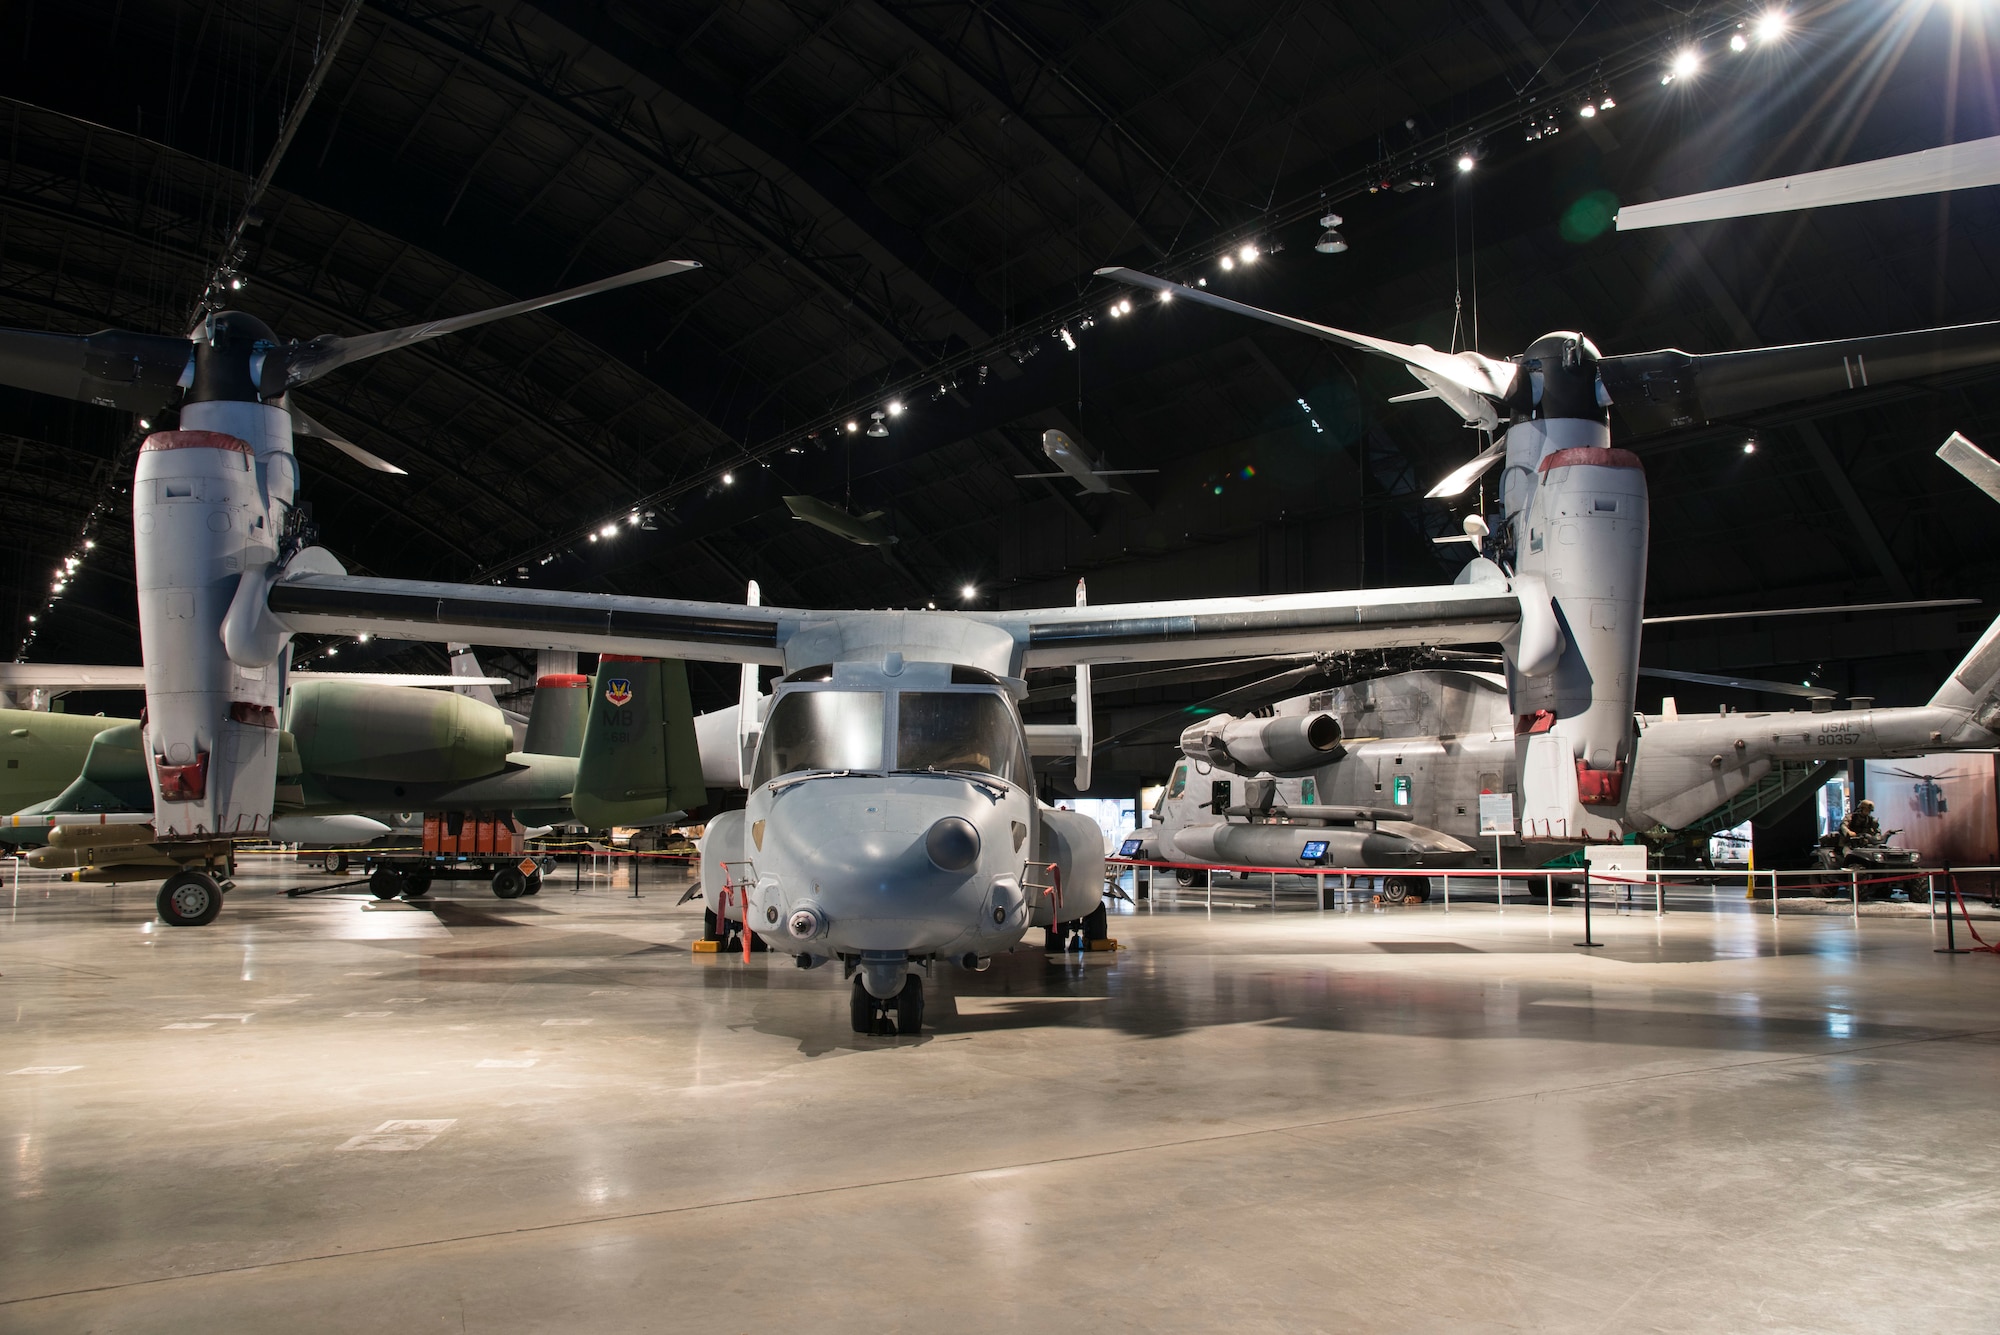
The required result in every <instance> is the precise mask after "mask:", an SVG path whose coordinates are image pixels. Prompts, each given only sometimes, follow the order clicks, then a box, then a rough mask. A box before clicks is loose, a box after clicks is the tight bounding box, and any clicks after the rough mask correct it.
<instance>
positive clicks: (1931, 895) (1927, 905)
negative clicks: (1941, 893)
mask: <svg viewBox="0 0 2000 1335" xmlns="http://www.w3.org/2000/svg"><path fill="white" fill-rule="evenodd" d="M1924 909H1925V911H1926V912H1928V913H1929V914H1930V917H1931V921H1932V922H1936V921H1937V873H1936V872H1934V871H1927V872H1925V873H1924Z"/></svg>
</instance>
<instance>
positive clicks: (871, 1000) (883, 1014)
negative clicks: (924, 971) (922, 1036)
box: [847, 973, 924, 1038]
mask: <svg viewBox="0 0 2000 1335" xmlns="http://www.w3.org/2000/svg"><path fill="white" fill-rule="evenodd" d="M891 1010H893V1011H894V1012H895V1022H894V1023H893V1024H892V1023H890V1019H889V1015H890V1012H891ZM847 1018H848V1021H849V1023H851V1024H852V1025H853V1026H854V1032H855V1033H857V1034H877V1035H881V1036H883V1037H889V1036H892V1035H896V1034H901V1035H903V1036H904V1037H906V1038H907V1037H909V1036H910V1035H912V1034H916V1033H919V1032H921V1031H922V1029H923V1027H924V980H923V979H922V978H921V977H919V976H918V975H916V974H914V973H913V974H909V975H908V976H906V977H905V978H904V979H903V988H902V990H901V991H900V992H898V993H897V994H896V995H895V996H894V997H891V998H889V999H888V1000H886V1001H884V1000H882V999H880V998H878V997H876V996H874V995H873V994H871V993H870V992H869V991H868V989H867V987H866V986H864V985H863V983H862V981H861V980H860V979H859V978H856V979H855V980H854V991H853V992H852V993H850V994H849V995H848V998H847Z"/></svg>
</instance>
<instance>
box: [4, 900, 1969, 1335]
mask: <svg viewBox="0 0 2000 1335" xmlns="http://www.w3.org/2000/svg"><path fill="white" fill-rule="evenodd" d="M324 883H325V878H324V877H321V878H320V879H319V880H317V881H313V880H301V879H298V878H297V877H295V875H294V874H293V873H292V872H291V870H290V869H289V868H288V867H285V866H283V865H282V864H274V865H273V866H272V867H271V868H270V869H267V870H266V871H264V872H261V873H255V872H253V873H252V874H248V875H245V876H243V877H242V878H240V888H239V889H238V890H237V891H236V892H235V893H234V894H233V895H232V896H231V899H230V903H229V906H228V909H227V910H226V912H225V914H224V916H223V918H222V919H221V920H220V921H219V922H217V923H216V924H215V925H214V926H213V927H210V928H207V929H199V930H197V929H182V930H175V929H169V928H166V927H163V926H159V925H157V924H156V923H154V922H153V914H152V906H151V898H150V894H149V893H148V892H147V891H145V890H143V889H141V888H138V887H133V888H129V889H122V890H113V889H108V888H92V887H76V886H52V885H50V884H49V883H47V882H46V880H43V879H38V878H36V877H34V876H33V875H32V874H30V875H29V876H28V877H26V878H24V879H23V881H22V883H21V889H20V893H19V898H18V902H17V903H16V904H14V905H13V906H12V907H11V908H10V907H9V905H8V900H7V898H6V894H5V890H4V888H0V910H5V911H4V912H0V923H4V924H5V925H4V929H0V1003H3V1004H4V1007H5V1010H4V1017H5V1019H6V1021H7V1025H8V1027H7V1029H6V1030H5V1034H6V1037H5V1044H4V1058H0V1067H3V1068H4V1070H0V1152H3V1153H0V1191H4V1207H0V1208H3V1209H4V1213H0V1330H4V1331H7V1332H30V1331H62V1332H78V1331H94V1332H117V1331H202V1332H232V1331H257V1332H270V1331H283V1332H286V1335H298V1333H300V1332H316V1331H359V1330H368V1331H376V1330H394V1331H396V1332H398V1335H402V1333H403V1332H412V1331H417V1332H422V1331H434V1330H435V1331H508V1332H511V1331H545V1330H547V1331H554V1330H560V1331H565V1332H585V1331H591V1332H594V1331H717V1332H735V1331H771V1330H786V1331H790V1330H813V1331H822V1330H825V1331H858V1332H867V1333H868V1335H883V1333H884V1332H895V1331H935V1330H948V1331H951V1332H953V1335H968V1333H969V1332H977V1331H989V1330H993V1331H1000V1330H1020V1329H1040V1330H1068V1329H1089V1330H1161V1331H1207V1330H1216V1329H1223V1328H1227V1329H1230V1330H1234V1331H1244V1330H1250V1331H1264V1330H1269V1331H1313V1330H1324V1331H1481V1330H1534V1331H1572V1330H1574V1331H1593V1332H1623V1331H1717V1332H1723V1331H1767V1330H1768V1331H1863V1330H1868V1331H1896V1332H1911V1331H1993V1330H1996V1329H2000V1315H1996V1311H2000V1309H1997V1308H1996V1306H1995V1293H1994V1282H1995V1280H1996V1277H2000V1155H1996V1154H1995V1149H1996V1145H2000V1007H1997V1006H1996V1002H2000V959H1997V958H1995V957H1993V956H1990V955H1961V956H1945V955H1937V954H1933V953H1932V951H1933V947H1934V945H1937V944H1941V943H1942V942H1941V939H1940V938H1941V932H1939V931H1938V930H1937V929H1936V928H1934V927H1933V926H1932V925H1930V924H1928V923H1925V922H1923V921H1914V922H1898V921H1864V922H1863V923H1862V924H1861V925H1860V926H1859V928H1858V929H1857V927H1856V926H1855V925H1854V924H1853V923H1851V922H1848V921H1846V920H1843V919H1839V918H1832V919H1825V920H1813V919H1798V920H1792V919H1787V920H1784V921H1783V922H1781V923H1780V924H1778V925H1777V926H1775V927H1774V926H1773V924H1772V923H1771V921H1770V920H1769V919H1768V918H1761V917H1757V916H1753V915H1747V914H1734V915H1714V914H1674V915H1669V916H1668V917H1667V918H1665V919H1664V920H1662V919H1657V918H1654V917H1653V916H1651V915H1650V914H1648V915H1639V916H1629V917H1621V916H1616V915H1608V914H1599V915H1598V916H1597V921H1596V928H1597V933H1598V937H1599V939H1600V940H1603V941H1606V942H1608V943H1609V945H1608V946H1607V947H1606V948H1605V949H1603V950H1598V951H1590V952H1585V951H1581V950H1578V949H1575V948H1574V947H1573V946H1572V943H1573V942H1574V941H1576V940H1578V939H1579V928H1580V922H1579V920H1578V917H1577V915H1576V914H1575V913H1573V912H1572V911H1569V910H1561V909H1559V910H1557V911H1556V912H1555V913H1554V914H1550V913H1548V912H1546V911H1544V910H1542V909H1540V908H1532V909H1531V908H1526V907H1516V908H1513V909H1510V910H1509V911H1508V912H1506V913H1505V914H1500V913H1497V912H1495V911H1494V910H1493V909H1492V908H1491V907H1485V908H1472V909H1465V908H1461V909H1460V910H1458V911H1455V912H1453V913H1451V914H1449V915H1446V914H1444V913H1443V912H1441V911H1439V910H1438V908H1437V907H1436V906H1430V907H1426V908H1410V909H1404V910H1398V911H1389V912H1359V913H1329V914H1325V915H1320V914H1315V913H1279V914H1271V913H1267V912H1258V911H1256V910H1254V909H1238V910H1234V911H1225V910H1217V911H1216V912H1215V913H1214V914H1213V916H1211V915H1209V914H1207V913H1199V912H1186V911H1183V912H1177V913H1168V912H1160V913H1156V914H1150V915H1148V914H1145V913H1140V914H1138V915H1136V916H1131V917H1123V918H1119V919H1116V920H1114V931H1115V934H1116V935H1117V936H1118V937H1120V938H1121V940H1122V941H1123V943H1124V946H1125V949H1123V950H1121V951H1119V952H1117V953H1116V954H1107V955H1097V956H1092V957H1089V958H1086V959H1082V960H1078V959H1075V958H1072V959H1070V960H1068V961H1063V962H1047V961H1045V959H1044V957H1043V956H1042V955H1041V954H1040V953H1039V952H1028V951H1023V952H1020V953H1018V954H1015V955H1013V956H1010V957H1004V958H1002V959H999V960H997V961H996V962H995V964H994V967H993V968H992V969H991V970H990V971H989V972H987V973H984V974H979V975H971V974H965V973H959V972H956V971H945V970H940V971H939V972H938V974H937V976H936V977H935V979H934V980H933V981H932V983H931V1001H930V1017H929V1018H930V1021H931V1025H932V1028H931V1029H930V1030H929V1031H927V1032H926V1033H925V1034H923V1035H922V1036H921V1037H917V1038H909V1039H903V1038H862V1037H858V1036H856V1035H854V1034H852V1033H850V1032H849V1031H848V1025H847V1013H846V1010H847V1008H846V989H845V987H844V986H843V985H842V984H841V981H840V979H839V977H838V975H837V973H836V972H835V971H833V970H831V969H821V970H817V971H813V972H801V971H799V970H797V969H795V968H793V967H792V965H791V962H790V960H789V959H787V958H785V957H783V956H770V955H759V956H757V957H755V958H754V959H753V960H752V961H751V962H750V963H749V964H748V965H747V966H746V965H745V964H744V963H742V962H741V960H740V959H716V958H712V957H697V956H694V955H691V954H690V953H689V952H688V950H687V948H686V943H687V942H688V941H689V940H690V939H691V938H692V937H693V936H694V935H697V934H698V930H699V905H698V904H695V905H689V906H685V907H679V906H676V905H675V902H674V901H675V899H676V897H677V893H676V892H677V891H678V889H679V888H680V883H679V882H675V883H673V884H671V885H669V884H667V883H665V882H664V881H661V882H658V883H648V884H646V885H645V886H643V887H642V893H643V895H644V897H643V898H640V899H633V898H630V897H629V893H628V889H629V888H628V887H627V886H625V885H623V884H622V883H621V884H619V885H617V886H612V885H609V884H606V883H603V882H595V883H593V882H585V883H584V884H585V887H586V888H585V889H584V891H583V892H582V893H572V892H571V891H570V889H569V888H568V886H566V885H564V884H561V883H558V884H556V885H555V886H552V887H551V888H549V889H547V890H545V891H544V892H543V893H542V894H541V895H540V896H538V897H537V898H534V899H524V900H518V901H512V902H503V901H500V900H496V899H494V898H492V897H491V896H490V894H487V893H486V892H485V891H484V890H483V889H482V888H480V887H479V886H477V885H476V884H473V883H461V884H460V885H458V886H457V887H455V888H454V887H450V886H443V885H441V887H440V888H441V889H443V890H444V891H445V892H446V893H447V894H448V895H450V896H452V898H448V899H445V900H444V901H443V902H441V903H439V904H438V905H437V908H436V911H435V913H431V912H419V911H399V910H394V909H392V910H387V911H371V910H368V909H367V908H365V906H364V904H363V902H362V900H361V899H360V898H357V897H354V896H353V895H351V894H338V895H336V894H326V895H321V896H316V897H307V898H301V899H286V898H284V897H283V896H281V895H278V894H276V893H274V891H275V890H276V889H278V888H281V887H284V886H287V885H302V884H324ZM1988 934H1989V936H1990V935H1991V933H1990V932H1989V933H1988Z"/></svg>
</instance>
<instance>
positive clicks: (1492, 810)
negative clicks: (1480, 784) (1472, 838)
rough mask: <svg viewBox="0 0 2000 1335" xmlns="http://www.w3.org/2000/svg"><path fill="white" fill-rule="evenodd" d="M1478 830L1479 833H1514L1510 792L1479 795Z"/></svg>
mask: <svg viewBox="0 0 2000 1335" xmlns="http://www.w3.org/2000/svg"><path fill="white" fill-rule="evenodd" d="M1479 832H1480V833H1481V834H1512V833H1514V795H1513V794H1512V793H1481V794H1480V795H1479Z"/></svg>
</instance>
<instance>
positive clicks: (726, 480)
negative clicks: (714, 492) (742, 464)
mask: <svg viewBox="0 0 2000 1335" xmlns="http://www.w3.org/2000/svg"><path fill="white" fill-rule="evenodd" d="M722 485H723V486H725V487H733V486H735V485H736V474H734V473H724V474H723V475H722Z"/></svg>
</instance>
